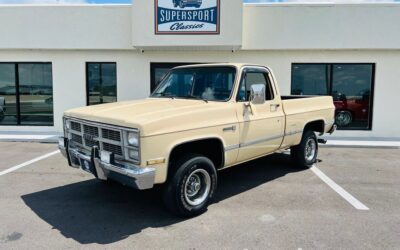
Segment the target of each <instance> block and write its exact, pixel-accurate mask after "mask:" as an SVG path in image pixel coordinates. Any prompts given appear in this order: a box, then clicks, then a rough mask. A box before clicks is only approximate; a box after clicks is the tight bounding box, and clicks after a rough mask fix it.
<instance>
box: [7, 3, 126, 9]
mask: <svg viewBox="0 0 400 250" xmlns="http://www.w3.org/2000/svg"><path fill="white" fill-rule="evenodd" d="M130 6H132V4H130V3H119V4H115V3H110V4H94V3H69V4H66V3H53V4H46V3H36V4H22V3H21V4H0V8H2V7H130Z"/></svg>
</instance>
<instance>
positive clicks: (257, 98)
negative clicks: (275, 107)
mask: <svg viewBox="0 0 400 250" xmlns="http://www.w3.org/2000/svg"><path fill="white" fill-rule="evenodd" d="M250 102H251V103H252V104H264V103H265V85H264V84H253V85H251V90H250Z"/></svg>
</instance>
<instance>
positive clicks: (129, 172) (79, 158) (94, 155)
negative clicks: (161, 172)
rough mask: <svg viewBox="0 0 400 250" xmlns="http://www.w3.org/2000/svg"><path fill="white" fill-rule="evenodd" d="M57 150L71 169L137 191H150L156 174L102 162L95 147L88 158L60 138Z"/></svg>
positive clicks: (151, 171) (124, 164) (150, 169)
mask: <svg viewBox="0 0 400 250" xmlns="http://www.w3.org/2000/svg"><path fill="white" fill-rule="evenodd" d="M58 148H59V149H60V151H61V153H62V155H63V156H64V157H65V158H67V160H68V164H69V165H70V166H71V167H73V168H81V169H82V170H84V171H86V172H89V173H92V174H93V175H94V176H95V177H96V178H98V179H100V180H107V179H109V178H110V179H113V180H115V181H118V182H120V183H122V184H125V185H128V186H131V187H133V188H136V189H139V190H143V189H150V188H152V187H153V186H154V179H155V173H156V170H155V169H154V168H141V167H139V166H136V165H133V164H130V163H119V162H115V161H113V160H111V161H110V162H106V161H103V160H102V159H101V157H100V155H101V152H100V151H99V150H98V149H97V148H96V147H93V148H92V152H91V155H90V156H89V155H86V154H83V153H82V152H80V151H79V150H78V149H75V148H71V147H69V145H68V140H67V139H65V138H62V137H61V138H60V140H59V143H58ZM112 158H113V157H111V159H112Z"/></svg>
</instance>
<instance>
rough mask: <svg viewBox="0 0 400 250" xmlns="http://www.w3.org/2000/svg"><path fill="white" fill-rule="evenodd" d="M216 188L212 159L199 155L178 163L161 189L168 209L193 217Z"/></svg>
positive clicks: (206, 202) (203, 209) (180, 214)
mask: <svg viewBox="0 0 400 250" xmlns="http://www.w3.org/2000/svg"><path fill="white" fill-rule="evenodd" d="M216 188H217V171H216V170H215V167H214V164H213V162H212V161H211V160H210V159H208V158H207V157H204V156H201V155H195V154H193V155H188V156H186V157H184V158H182V160H181V161H179V162H178V163H177V170H176V172H175V173H174V174H173V176H171V178H170V179H169V180H168V182H167V184H166V186H165V189H164V195H163V199H164V203H165V205H166V207H167V208H168V210H169V211H171V212H172V213H174V214H176V215H179V216H183V217H193V216H196V215H199V214H202V213H204V212H205V211H206V210H207V207H208V204H209V202H210V200H211V199H212V197H213V195H214V193H215V190H216Z"/></svg>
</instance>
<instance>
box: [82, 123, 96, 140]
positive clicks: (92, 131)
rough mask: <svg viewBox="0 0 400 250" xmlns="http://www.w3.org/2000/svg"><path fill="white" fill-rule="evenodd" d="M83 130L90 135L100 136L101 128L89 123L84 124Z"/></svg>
mask: <svg viewBox="0 0 400 250" xmlns="http://www.w3.org/2000/svg"><path fill="white" fill-rule="evenodd" d="M83 132H84V133H85V134H88V135H93V136H96V137H97V136H99V128H97V127H94V126H89V125H83Z"/></svg>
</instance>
